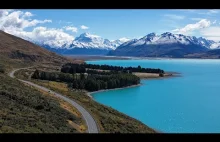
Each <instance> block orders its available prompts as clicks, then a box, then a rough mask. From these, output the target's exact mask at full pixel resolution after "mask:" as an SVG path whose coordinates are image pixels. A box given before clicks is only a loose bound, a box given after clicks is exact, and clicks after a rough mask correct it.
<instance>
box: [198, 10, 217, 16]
mask: <svg viewBox="0 0 220 142" xmlns="http://www.w3.org/2000/svg"><path fill="white" fill-rule="evenodd" d="M202 11H203V10H202ZM219 12H220V11H219V10H216V9H212V10H208V11H206V12H201V11H199V12H198V13H197V14H203V15H213V14H217V13H219Z"/></svg>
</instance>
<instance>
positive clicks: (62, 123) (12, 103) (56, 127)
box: [0, 74, 82, 133]
mask: <svg viewBox="0 0 220 142" xmlns="http://www.w3.org/2000/svg"><path fill="white" fill-rule="evenodd" d="M0 78H1V81H0V108H1V109H0V133H69V132H72V133H75V132H78V131H77V130H76V129H75V128H74V127H73V126H71V125H70V124H69V123H68V120H71V121H73V122H74V123H75V124H77V125H79V126H80V125H81V124H82V119H81V117H79V116H77V115H74V114H73V113H70V112H69V111H68V110H67V109H64V108H62V107H61V106H60V103H59V101H58V100H57V98H54V97H51V96H48V95H45V94H43V93H40V92H39V91H38V90H36V89H34V88H31V87H27V86H26V85H24V84H23V83H21V82H19V81H17V80H16V79H12V78H10V77H8V76H6V75H5V74H0Z"/></svg>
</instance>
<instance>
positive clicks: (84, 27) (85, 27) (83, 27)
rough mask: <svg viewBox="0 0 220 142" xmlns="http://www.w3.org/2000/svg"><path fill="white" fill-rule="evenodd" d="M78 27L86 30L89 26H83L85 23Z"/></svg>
mask: <svg viewBox="0 0 220 142" xmlns="http://www.w3.org/2000/svg"><path fill="white" fill-rule="evenodd" d="M80 28H81V29H83V30H86V29H88V28H89V27H87V26H85V25H82V26H80Z"/></svg>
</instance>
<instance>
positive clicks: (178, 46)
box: [108, 32, 220, 58]
mask: <svg viewBox="0 0 220 142" xmlns="http://www.w3.org/2000/svg"><path fill="white" fill-rule="evenodd" d="M219 48H220V43H219V42H215V41H212V40H207V39H205V38H203V37H200V38H196V37H195V36H185V35H182V34H172V33H170V32H166V33H163V34H161V35H156V34H155V33H150V34H148V35H146V36H144V37H142V38H140V39H132V40H129V41H127V42H125V43H123V44H121V45H120V46H118V47H117V48H116V49H115V50H112V51H110V52H109V53H108V55H111V56H137V57H170V58H184V57H187V56H188V55H191V56H190V57H193V55H195V54H197V55H199V54H203V55H205V53H206V52H208V51H210V50H213V51H212V52H214V53H215V51H214V49H219ZM216 53H217V52H216ZM188 57H189V56H188Z"/></svg>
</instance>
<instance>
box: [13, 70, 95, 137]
mask: <svg viewBox="0 0 220 142" xmlns="http://www.w3.org/2000/svg"><path fill="white" fill-rule="evenodd" d="M29 68H31V67H29ZM20 69H28V68H19V69H15V70H13V71H11V72H10V73H9V76H10V77H11V78H15V76H14V73H15V72H16V71H18V70H20ZM18 80H19V81H21V82H24V83H27V84H29V85H31V86H34V87H36V88H39V89H41V90H44V91H47V92H50V93H52V94H54V95H55V96H57V97H59V98H61V99H63V100H64V101H66V102H69V103H70V104H71V105H72V106H74V107H75V108H76V109H78V111H79V112H80V113H81V114H82V116H83V119H84V120H85V121H86V124H87V127H88V130H87V131H88V133H98V126H97V124H96V122H95V120H94V118H93V117H92V115H91V114H89V112H88V111H87V110H86V109H84V108H83V107H82V106H81V105H79V104H78V103H76V102H75V101H73V100H71V99H70V98H68V97H65V96H63V95H61V94H59V93H56V92H54V91H52V90H50V89H47V88H45V87H43V86H40V85H37V84H34V83H32V82H30V81H26V80H21V79H18Z"/></svg>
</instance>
